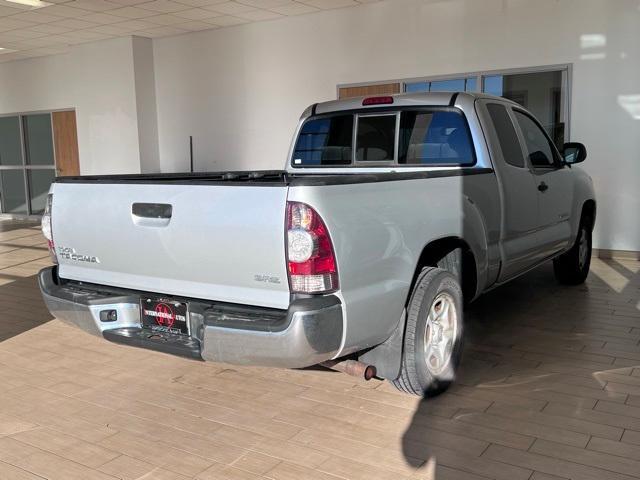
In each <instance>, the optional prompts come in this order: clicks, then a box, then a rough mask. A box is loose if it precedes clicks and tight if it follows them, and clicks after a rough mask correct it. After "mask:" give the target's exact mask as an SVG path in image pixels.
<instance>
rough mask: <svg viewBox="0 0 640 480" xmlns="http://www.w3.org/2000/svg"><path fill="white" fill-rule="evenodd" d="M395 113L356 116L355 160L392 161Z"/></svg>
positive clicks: (393, 155) (394, 143) (394, 142)
mask: <svg viewBox="0 0 640 480" xmlns="http://www.w3.org/2000/svg"><path fill="white" fill-rule="evenodd" d="M395 145H396V114H395V113H394V114H391V115H375V116H370V115H367V116H360V117H358V138H357V143H356V160H357V161H358V162H392V161H393V160H394V158H395V149H396V148H395Z"/></svg>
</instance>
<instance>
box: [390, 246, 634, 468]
mask: <svg viewBox="0 0 640 480" xmlns="http://www.w3.org/2000/svg"><path fill="white" fill-rule="evenodd" d="M639 266H640V264H639V263H638V262H636V261H629V262H626V261H616V260H601V259H596V258H594V259H593V263H592V271H591V274H590V275H589V278H588V279H587V282H586V283H585V284H584V285H579V286H571V287H569V286H563V285H559V284H558V283H557V282H556V280H555V278H554V275H553V270H552V267H551V265H546V266H543V267H540V268H538V269H536V270H535V271H532V272H530V273H529V274H527V275H525V276H523V277H521V278H519V279H517V280H514V281H513V282H511V283H509V284H507V285H505V286H503V287H500V288H497V289H495V290H493V291H491V292H488V293H487V294H485V295H483V296H482V297H480V298H479V299H478V300H476V301H475V302H474V303H472V304H471V305H470V306H468V307H467V309H466V311H465V328H466V343H465V347H464V353H463V358H462V364H461V367H460V369H459V373H458V378H456V380H455V382H454V383H453V384H452V385H451V387H450V388H449V390H448V391H447V392H446V393H444V394H442V395H440V396H439V397H435V398H431V399H426V400H423V401H421V402H420V404H419V407H418V409H417V410H416V412H415V413H414V415H413V418H412V421H411V423H410V425H409V427H408V428H407V430H406V431H405V432H404V435H403V438H402V448H403V453H404V456H405V458H406V461H407V462H408V463H409V464H410V465H412V466H414V467H423V468H435V469H436V470H437V469H439V468H445V469H446V468H447V467H441V466H439V464H442V463H444V465H451V464H452V463H453V464H459V465H462V466H464V464H465V462H468V464H469V465H472V464H473V465H476V466H478V468H479V469H482V468H485V467H486V468H489V467H488V465H487V464H482V465H478V464H477V463H476V460H477V459H478V457H482V458H483V459H486V460H487V461H488V462H489V463H490V462H491V459H492V457H493V456H494V454H495V455H497V453H495V452H497V451H498V450H497V449H496V450H495V451H494V448H496V447H495V445H492V444H495V443H497V444H499V445H503V446H505V445H507V444H508V445H509V446H511V447H512V448H520V449H524V450H527V448H530V447H531V445H532V444H533V443H534V441H535V440H536V432H537V431H539V429H541V428H542V429H546V428H553V429H555V430H554V432H555V433H556V434H557V435H559V436H560V435H562V434H563V433H566V434H567V435H577V434H576V433H575V432H574V431H569V430H570V428H568V427H567V425H568V423H569V422H570V421H569V420H567V419H566V418H563V417H571V416H574V415H575V416H579V412H581V411H583V410H592V409H594V408H597V407H596V404H598V402H605V404H607V403H608V402H614V403H620V402H622V403H624V401H625V399H626V398H627V397H628V393H630V392H631V391H632V390H628V389H631V388H633V384H634V383H635V382H632V381H628V384H626V385H627V386H626V387H625V384H624V383H622V382H624V381H625V379H624V377H622V376H626V378H627V379H629V380H635V378H634V376H635V375H637V374H638V373H640V360H638V359H640V346H639V343H640V303H638V301H639V300H640V273H638V270H639V268H638V267H639ZM634 368H635V369H636V370H635V371H634ZM610 380H613V382H615V383H612V384H610V385H608V384H607V382H608V381H610ZM636 388H637V387H636ZM540 424H542V425H544V426H543V427H540ZM500 448H502V447H500ZM454 452H455V455H453V453H454ZM449 458H451V459H452V460H448V459H449ZM454 458H455V459H454ZM483 461H484V460H483ZM480 463H482V462H480ZM504 466H505V467H508V466H507V465H504ZM456 468H458V467H456ZM460 468H462V467H460ZM469 468H470V470H469V471H473V473H481V472H480V471H478V470H476V469H475V467H469ZM462 469H463V470H464V469H466V468H462ZM484 474H485V475H488V476H491V475H490V472H489V471H485V472H484ZM434 478H435V477H434Z"/></svg>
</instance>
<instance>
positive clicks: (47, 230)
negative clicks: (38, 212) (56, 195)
mask: <svg viewBox="0 0 640 480" xmlns="http://www.w3.org/2000/svg"><path fill="white" fill-rule="evenodd" d="M52 205H53V195H52V194H49V195H47V203H46V204H45V207H44V213H43V214H42V224H41V226H42V235H44V238H46V239H47V245H48V246H49V255H50V256H51V261H52V262H53V263H58V257H57V256H56V246H55V244H54V243H53V227H52V225H51V207H52Z"/></svg>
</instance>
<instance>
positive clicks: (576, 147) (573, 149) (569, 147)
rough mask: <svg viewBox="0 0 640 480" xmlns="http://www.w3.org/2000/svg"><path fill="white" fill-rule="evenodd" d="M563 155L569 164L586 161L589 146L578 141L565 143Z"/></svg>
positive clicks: (565, 161)
mask: <svg viewBox="0 0 640 480" xmlns="http://www.w3.org/2000/svg"><path fill="white" fill-rule="evenodd" d="M562 157H563V158H564V163H566V164H567V165H573V164H574V163H580V162H584V160H585V159H586V158H587V148H586V147H585V146H584V145H583V144H582V143H578V142H568V143H565V144H564V148H563V149H562Z"/></svg>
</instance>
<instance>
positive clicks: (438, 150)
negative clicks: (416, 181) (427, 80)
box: [398, 110, 475, 166]
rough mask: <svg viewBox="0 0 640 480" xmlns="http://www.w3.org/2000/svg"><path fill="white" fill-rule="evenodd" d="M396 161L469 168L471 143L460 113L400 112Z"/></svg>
mask: <svg viewBox="0 0 640 480" xmlns="http://www.w3.org/2000/svg"><path fill="white" fill-rule="evenodd" d="M398 160H399V163H400V164H407V165H430V166H435V165H473V164H474V163H475V157H474V150H473V143H472V141H471V135H470V133H469V129H468V127H467V122H466V120H465V118H464V116H463V115H462V113H460V112H458V111H452V110H434V111H411V110H409V111H404V112H402V118H401V121H400V156H399V159H398Z"/></svg>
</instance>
